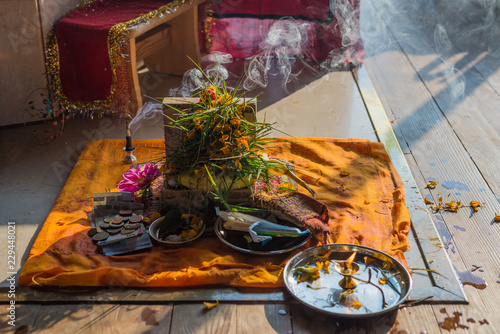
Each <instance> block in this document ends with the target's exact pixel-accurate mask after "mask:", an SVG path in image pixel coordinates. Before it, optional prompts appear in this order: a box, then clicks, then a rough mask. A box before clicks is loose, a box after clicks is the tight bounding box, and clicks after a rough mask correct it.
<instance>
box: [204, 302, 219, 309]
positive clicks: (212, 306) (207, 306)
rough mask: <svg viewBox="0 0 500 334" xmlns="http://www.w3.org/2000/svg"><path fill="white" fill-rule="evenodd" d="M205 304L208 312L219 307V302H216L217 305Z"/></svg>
mask: <svg viewBox="0 0 500 334" xmlns="http://www.w3.org/2000/svg"><path fill="white" fill-rule="evenodd" d="M203 304H205V307H206V308H207V310H211V309H213V308H215V307H217V306H218V305H219V301H218V300H216V301H215V303H209V302H203Z"/></svg>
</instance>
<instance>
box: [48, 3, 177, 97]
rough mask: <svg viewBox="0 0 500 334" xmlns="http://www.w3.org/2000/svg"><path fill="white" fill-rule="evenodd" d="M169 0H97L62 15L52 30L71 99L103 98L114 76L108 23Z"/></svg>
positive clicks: (109, 88)
mask: <svg viewBox="0 0 500 334" xmlns="http://www.w3.org/2000/svg"><path fill="white" fill-rule="evenodd" d="M171 1H172V0H141V1H135V0H98V1H94V2H92V3H90V4H89V5H86V6H83V7H81V8H78V9H75V10H74V11H72V12H71V13H69V14H68V15H66V16H65V17H63V18H62V19H61V20H60V21H59V22H58V23H57V25H56V31H55V32H56V37H57V42H58V47H59V76H60V79H61V84H62V88H63V92H64V94H65V95H66V96H67V97H68V98H70V99H73V100H82V101H96V100H106V99H107V98H108V97H109V95H110V92H111V86H112V83H113V80H114V78H113V73H112V69H111V62H110V55H109V50H108V33H109V31H110V29H111V27H113V26H114V25H115V24H118V23H121V22H127V21H130V20H132V19H134V18H136V17H138V16H140V15H142V14H146V13H149V12H151V11H154V10H156V9H158V8H160V7H161V6H164V5H165V4H168V3H169V2H171Z"/></svg>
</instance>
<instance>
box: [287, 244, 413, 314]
mask: <svg viewBox="0 0 500 334" xmlns="http://www.w3.org/2000/svg"><path fill="white" fill-rule="evenodd" d="M283 278H284V281H285V286H286V288H287V289H288V291H289V292H290V293H291V294H292V295H293V296H294V297H295V298H296V299H298V300H299V301H300V302H302V303H303V304H305V305H306V306H308V307H311V308H313V309H315V310H317V311H320V312H322V313H326V314H330V315H335V316H339V317H348V318H363V317H367V316H375V315H380V314H383V313H386V312H390V311H393V310H395V309H397V308H398V307H399V305H400V304H401V303H402V302H404V301H405V300H406V298H407V297H408V295H409V293H410V290H411V285H412V281H411V277H410V274H409V272H408V271H407V270H406V268H405V267H404V266H403V265H402V264H401V263H400V262H398V261H397V260H396V259H394V258H393V257H391V256H389V255H387V254H385V253H383V252H381V251H378V250H375V249H373V248H369V247H365V246H359V245H351V244H330V245H323V246H320V247H313V248H309V249H306V250H305V251H302V252H300V253H298V254H296V255H295V256H294V257H292V258H291V259H290V261H289V262H288V263H287V265H286V266H285V269H284V271H283Z"/></svg>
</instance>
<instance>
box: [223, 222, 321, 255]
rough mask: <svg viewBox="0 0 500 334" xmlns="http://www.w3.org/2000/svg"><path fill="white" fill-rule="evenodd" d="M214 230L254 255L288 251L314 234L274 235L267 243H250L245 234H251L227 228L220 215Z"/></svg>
mask: <svg viewBox="0 0 500 334" xmlns="http://www.w3.org/2000/svg"><path fill="white" fill-rule="evenodd" d="M294 227H296V226H294ZM214 230H215V234H217V237H218V238H219V239H220V240H221V241H222V242H223V243H225V244H226V245H228V246H229V247H231V248H233V249H235V250H237V251H240V252H242V253H247V254H254V255H276V254H283V253H288V252H291V251H293V250H295V249H297V248H299V247H300V246H302V245H304V244H305V243H306V242H307V241H308V240H309V239H310V238H311V236H312V234H311V233H307V234H304V235H301V236H298V237H273V239H272V240H271V241H269V242H268V243H267V244H265V245H261V244H260V243H255V242H250V243H249V242H248V241H247V240H246V239H245V235H248V236H250V235H249V234H248V233H246V232H242V231H233V230H227V229H225V228H224V226H223V219H222V218H220V217H218V218H217V220H216V221H215V227H214Z"/></svg>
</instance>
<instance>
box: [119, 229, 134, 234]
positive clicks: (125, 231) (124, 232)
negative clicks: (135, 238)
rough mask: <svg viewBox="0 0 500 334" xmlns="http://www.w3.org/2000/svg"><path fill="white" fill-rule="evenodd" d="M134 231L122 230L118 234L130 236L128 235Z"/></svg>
mask: <svg viewBox="0 0 500 334" xmlns="http://www.w3.org/2000/svg"><path fill="white" fill-rule="evenodd" d="M134 231H135V230H127V229H123V230H122V231H121V232H120V233H121V234H130V233H133V232H134Z"/></svg>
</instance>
